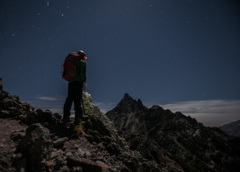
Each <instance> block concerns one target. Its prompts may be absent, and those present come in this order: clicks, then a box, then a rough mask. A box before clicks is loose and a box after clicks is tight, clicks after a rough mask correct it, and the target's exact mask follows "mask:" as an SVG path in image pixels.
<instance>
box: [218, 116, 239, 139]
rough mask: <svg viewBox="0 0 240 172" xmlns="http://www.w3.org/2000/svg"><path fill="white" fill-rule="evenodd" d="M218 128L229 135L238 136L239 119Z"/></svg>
mask: <svg viewBox="0 0 240 172" xmlns="http://www.w3.org/2000/svg"><path fill="white" fill-rule="evenodd" d="M219 128H220V129H221V130H222V131H224V132H225V133H227V134H229V135H231V136H236V137H240V120H238V121H235V122H231V123H229V124H225V125H223V126H221V127H219Z"/></svg>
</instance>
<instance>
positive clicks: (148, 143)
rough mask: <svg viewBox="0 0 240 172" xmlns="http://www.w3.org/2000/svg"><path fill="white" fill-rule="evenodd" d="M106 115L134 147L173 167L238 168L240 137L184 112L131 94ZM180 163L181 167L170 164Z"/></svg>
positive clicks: (161, 164)
mask: <svg viewBox="0 0 240 172" xmlns="http://www.w3.org/2000/svg"><path fill="white" fill-rule="evenodd" d="M106 116H108V117H109V119H110V120H111V121H112V122H113V123H114V124H115V126H116V128H117V129H118V132H119V134H120V136H122V137H123V138H125V139H126V141H127V142H128V144H129V147H130V149H131V150H134V151H139V152H141V155H142V156H143V157H144V158H146V159H148V160H151V161H152V162H155V163H157V164H159V165H160V166H161V167H162V166H168V167H169V168H168V170H170V171H200V172H201V171H202V172H205V171H215V172H219V171H224V172H226V171H238V169H239V167H240V164H239V162H240V148H239V145H240V139H239V138H237V137H232V136H229V135H227V134H225V133H224V132H222V131H221V130H220V129H218V128H209V127H205V126H203V125H202V124H201V123H198V122H197V121H196V120H195V119H193V118H191V117H187V116H185V115H183V114H182V113H181V112H176V113H172V112H171V111H170V110H168V109H167V110H164V109H163V108H162V107H160V106H153V107H151V108H147V107H145V106H143V105H142V103H141V100H138V101H136V100H134V99H133V98H132V97H130V96H129V95H128V94H125V95H124V98H123V99H122V100H121V101H120V102H119V104H118V105H117V106H116V107H115V108H114V109H113V110H111V111H109V112H107V113H106ZM173 164H174V166H175V167H176V166H179V168H178V169H176V168H175V169H170V167H173Z"/></svg>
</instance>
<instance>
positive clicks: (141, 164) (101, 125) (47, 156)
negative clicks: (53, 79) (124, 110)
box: [0, 83, 162, 172]
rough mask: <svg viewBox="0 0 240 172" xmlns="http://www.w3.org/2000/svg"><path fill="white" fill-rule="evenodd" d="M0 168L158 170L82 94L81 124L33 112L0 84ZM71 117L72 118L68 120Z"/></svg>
mask: <svg viewBox="0 0 240 172" xmlns="http://www.w3.org/2000/svg"><path fill="white" fill-rule="evenodd" d="M0 88H1V89H0V137H1V139H0V171H2V172H5V171H6V172H14V171H21V172H24V171H31V172H42V171H47V172H53V171H59V172H60V171H65V172H67V171H75V172H112V171H121V172H131V171H134V172H135V171H159V170H161V169H162V168H161V167H160V166H159V165H158V164H157V163H154V162H151V161H149V160H148V159H146V158H143V156H142V155H141V154H140V153H139V152H138V151H132V150H130V149H129V146H128V144H127V142H126V141H125V140H124V139H123V138H122V137H120V136H119V134H118V132H117V130H116V129H115V128H114V125H113V124H112V122H110V121H109V119H108V118H107V117H106V116H105V115H104V114H103V113H102V112H101V111H100V110H99V108H98V107H96V106H95V105H93V104H92V103H91V96H90V95H89V94H88V93H85V94H84V106H85V112H86V116H84V118H83V119H82V123H81V125H78V126H75V125H73V123H72V122H71V123H69V124H68V125H62V124H61V123H60V120H61V115H59V114H55V113H52V112H51V111H49V110H40V109H37V110H35V109H34V108H33V107H32V106H31V105H30V104H28V103H24V102H22V101H21V100H20V98H19V97H18V96H12V95H10V94H9V93H7V92H5V91H3V90H2V83H1V84H0ZM72 121H73V119H72Z"/></svg>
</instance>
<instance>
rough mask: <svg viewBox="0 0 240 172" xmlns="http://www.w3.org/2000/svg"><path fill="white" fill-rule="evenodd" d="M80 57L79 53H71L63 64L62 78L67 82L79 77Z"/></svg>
mask: <svg viewBox="0 0 240 172" xmlns="http://www.w3.org/2000/svg"><path fill="white" fill-rule="evenodd" d="M78 58H79V55H78V54H77V53H70V54H69V55H68V56H67V57H66V58H65V61H64V64H63V74H62V77H63V79H65V80H66V81H71V80H73V79H74V78H75V77H76V76H77V60H78Z"/></svg>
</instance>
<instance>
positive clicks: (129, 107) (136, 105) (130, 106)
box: [113, 93, 146, 113]
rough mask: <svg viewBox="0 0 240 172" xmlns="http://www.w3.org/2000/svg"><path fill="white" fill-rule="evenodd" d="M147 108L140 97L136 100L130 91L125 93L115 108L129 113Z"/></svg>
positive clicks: (120, 111)
mask: <svg viewBox="0 0 240 172" xmlns="http://www.w3.org/2000/svg"><path fill="white" fill-rule="evenodd" d="M144 108H146V107H145V106H143V103H142V101H141V100H140V99H138V100H134V99H133V98H132V97H131V96H130V95H129V94H128V93H125V94H124V97H123V99H122V100H121V101H120V102H119V103H118V105H117V106H116V107H115V108H114V109H113V110H114V111H118V112H119V113H129V112H134V111H139V110H142V109H144Z"/></svg>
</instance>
